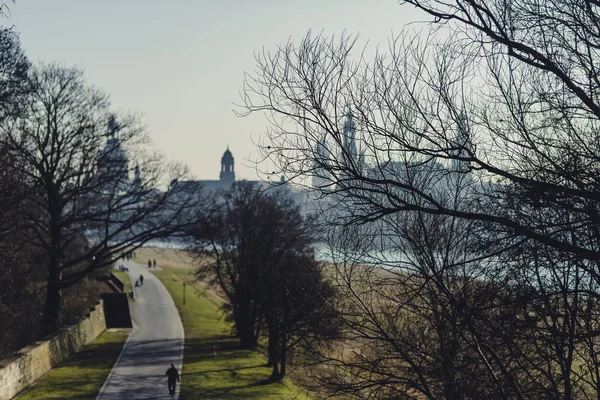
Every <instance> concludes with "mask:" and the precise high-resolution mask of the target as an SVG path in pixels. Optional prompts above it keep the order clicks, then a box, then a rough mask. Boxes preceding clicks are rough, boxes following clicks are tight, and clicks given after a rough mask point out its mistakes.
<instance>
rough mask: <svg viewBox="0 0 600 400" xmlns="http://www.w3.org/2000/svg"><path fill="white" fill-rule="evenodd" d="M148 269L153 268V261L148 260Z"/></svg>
mask: <svg viewBox="0 0 600 400" xmlns="http://www.w3.org/2000/svg"><path fill="white" fill-rule="evenodd" d="M148 268H152V260H151V259H148Z"/></svg>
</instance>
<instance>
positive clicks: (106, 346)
mask: <svg viewBox="0 0 600 400" xmlns="http://www.w3.org/2000/svg"><path fill="white" fill-rule="evenodd" d="M128 336H129V332H125V331H124V332H103V333H102V334H100V336H98V337H97V338H96V340H94V341H93V342H92V343H90V344H88V345H87V346H85V347H84V348H83V350H81V351H80V352H79V353H77V354H75V355H73V356H72V357H71V358H69V359H68V360H67V361H65V362H64V363H62V364H61V365H60V366H58V367H57V368H54V369H53V370H52V371H50V372H48V373H47V374H46V375H44V377H43V378H42V379H40V380H39V381H37V382H36V383H35V385H34V386H32V387H31V388H29V389H28V390H26V391H25V392H23V394H21V395H20V396H19V397H18V399H19V400H38V399H39V400H51V399H56V400H58V399H76V400H83V399H90V400H93V399H95V398H96V396H97V395H98V392H99V391H100V388H101V387H102V385H103V384H104V381H105V380H106V378H107V377H108V374H109V373H110V371H111V369H112V367H113V365H114V363H115V362H116V361H117V358H118V357H119V354H120V353H121V349H122V348H123V344H124V343H125V341H126V340H127V337H128Z"/></svg>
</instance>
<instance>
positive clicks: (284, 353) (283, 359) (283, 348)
mask: <svg viewBox="0 0 600 400" xmlns="http://www.w3.org/2000/svg"><path fill="white" fill-rule="evenodd" d="M282 342H283V344H282V346H281V351H280V353H281V357H280V360H281V361H280V364H281V368H280V370H279V379H278V380H279V381H280V380H283V378H284V377H285V372H286V368H285V365H286V364H287V349H286V347H287V346H286V345H285V341H282Z"/></svg>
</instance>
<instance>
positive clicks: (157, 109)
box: [4, 0, 425, 180]
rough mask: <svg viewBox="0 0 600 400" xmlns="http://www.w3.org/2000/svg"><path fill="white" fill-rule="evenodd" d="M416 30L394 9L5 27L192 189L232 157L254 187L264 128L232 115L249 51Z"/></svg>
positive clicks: (224, 7) (77, 7)
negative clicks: (122, 116)
mask: <svg viewBox="0 0 600 400" xmlns="http://www.w3.org/2000/svg"><path fill="white" fill-rule="evenodd" d="M424 20H425V16H424V15H423V14H421V13H419V12H418V11H417V10H415V9H414V8H412V7H411V6H407V5H403V6H400V5H398V1H397V0H302V1H293V0H287V1H282V0H254V1H245V0H212V1H208V0H103V1H98V0H16V2H15V4H11V5H10V12H9V15H8V19H7V20H6V21H5V22H4V23H5V24H8V25H13V26H14V28H15V30H16V31H17V32H18V33H19V36H20V39H21V44H22V46H23V48H24V50H25V52H26V54H27V56H28V57H29V59H30V60H31V61H33V62H60V63H62V64H64V65H67V66H72V65H74V66H77V67H81V68H83V69H84V71H85V74H86V77H87V80H88V82H89V83H91V84H93V85H95V86H97V87H99V88H101V89H103V90H104V91H105V92H106V93H108V94H109V95H110V97H111V100H112V105H113V107H115V108H116V109H119V110H124V111H129V112H134V113H139V114H140V115H141V118H142V121H143V123H144V124H145V126H146V127H147V130H148V133H149V135H150V137H151V139H152V140H153V143H154V146H155V147H156V148H158V149H160V150H161V151H162V152H164V153H165V154H166V155H167V156H168V157H169V158H170V159H174V160H178V161H181V162H183V163H185V164H187V165H188V166H189V167H190V170H191V172H192V174H193V175H194V176H195V177H196V178H197V179H218V175H219V171H220V162H221V156H222V155H223V152H224V151H225V149H226V148H227V146H229V149H230V150H231V152H232V153H233V156H234V157H235V173H236V178H237V179H251V180H253V179H256V178H257V176H258V174H257V171H256V168H255V166H254V164H253V163H252V162H251V161H252V160H255V159H256V158H257V155H258V151H257V147H256V144H255V143H257V142H258V141H259V138H260V137H261V135H262V134H263V132H265V130H266V126H267V121H266V118H265V117H264V116H263V115H260V114H255V115H251V116H249V117H245V118H240V117H237V116H236V115H235V114H234V113H233V110H234V109H235V104H236V103H239V99H240V91H241V89H242V84H243V77H244V72H251V71H253V70H254V68H255V65H256V63H255V60H254V53H255V52H259V51H261V50H262V49H265V50H275V49H276V48H277V46H278V45H284V44H285V43H286V42H287V41H288V40H292V41H294V42H296V43H297V42H299V41H300V40H301V39H302V38H303V37H304V36H305V35H306V33H307V32H308V31H309V30H312V31H313V32H323V33H324V34H325V35H333V34H335V35H339V34H340V33H342V32H343V31H345V32H347V33H349V34H357V33H358V34H360V36H361V38H362V39H363V40H369V45H370V46H376V45H377V44H382V45H384V46H385V45H386V44H387V41H388V39H389V38H390V37H391V36H392V35H393V34H394V35H395V34H398V33H400V32H401V31H402V30H403V29H405V28H406V29H412V30H414V29H415V24H413V22H415V21H424ZM417 25H418V24H417Z"/></svg>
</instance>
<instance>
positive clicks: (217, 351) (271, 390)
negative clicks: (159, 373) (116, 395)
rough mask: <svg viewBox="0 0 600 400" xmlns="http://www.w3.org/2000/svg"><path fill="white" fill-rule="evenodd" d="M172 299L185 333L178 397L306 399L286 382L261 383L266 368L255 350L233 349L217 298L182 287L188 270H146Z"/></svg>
mask: <svg viewBox="0 0 600 400" xmlns="http://www.w3.org/2000/svg"><path fill="white" fill-rule="evenodd" d="M152 272H153V273H154V274H155V275H156V276H157V277H158V278H159V279H160V280H161V281H162V282H163V283H164V285H165V286H166V287H167V289H168V290H169V293H170V294H171V297H173V300H174V301H175V304H176V306H177V309H178V310H179V315H180V316H181V321H182V323H183V327H184V330H185V336H186V339H185V350H184V359H183V361H184V363H183V376H182V386H181V397H180V398H181V399H183V400H186V399H307V398H308V397H307V396H306V395H305V394H304V393H299V391H300V389H299V388H297V387H295V386H294V385H293V384H292V383H291V382H289V381H285V383H284V384H279V383H275V384H269V385H263V384H261V381H263V380H265V379H266V378H268V377H269V375H270V373H271V369H270V368H267V367H265V363H266V359H265V357H264V356H263V355H262V354H260V353H257V352H253V351H243V350H238V349H237V345H238V341H237V340H236V338H235V337H233V336H231V326H230V324H228V323H226V322H225V321H223V319H222V317H221V313H220V312H219V310H218V309H219V303H218V300H217V299H214V298H211V297H210V296H209V295H208V294H206V293H200V292H198V291H196V290H195V289H194V288H193V286H192V285H188V286H187V294H186V305H183V282H184V280H186V281H187V280H192V278H193V277H192V275H190V270H185V269H168V270H164V271H152Z"/></svg>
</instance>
